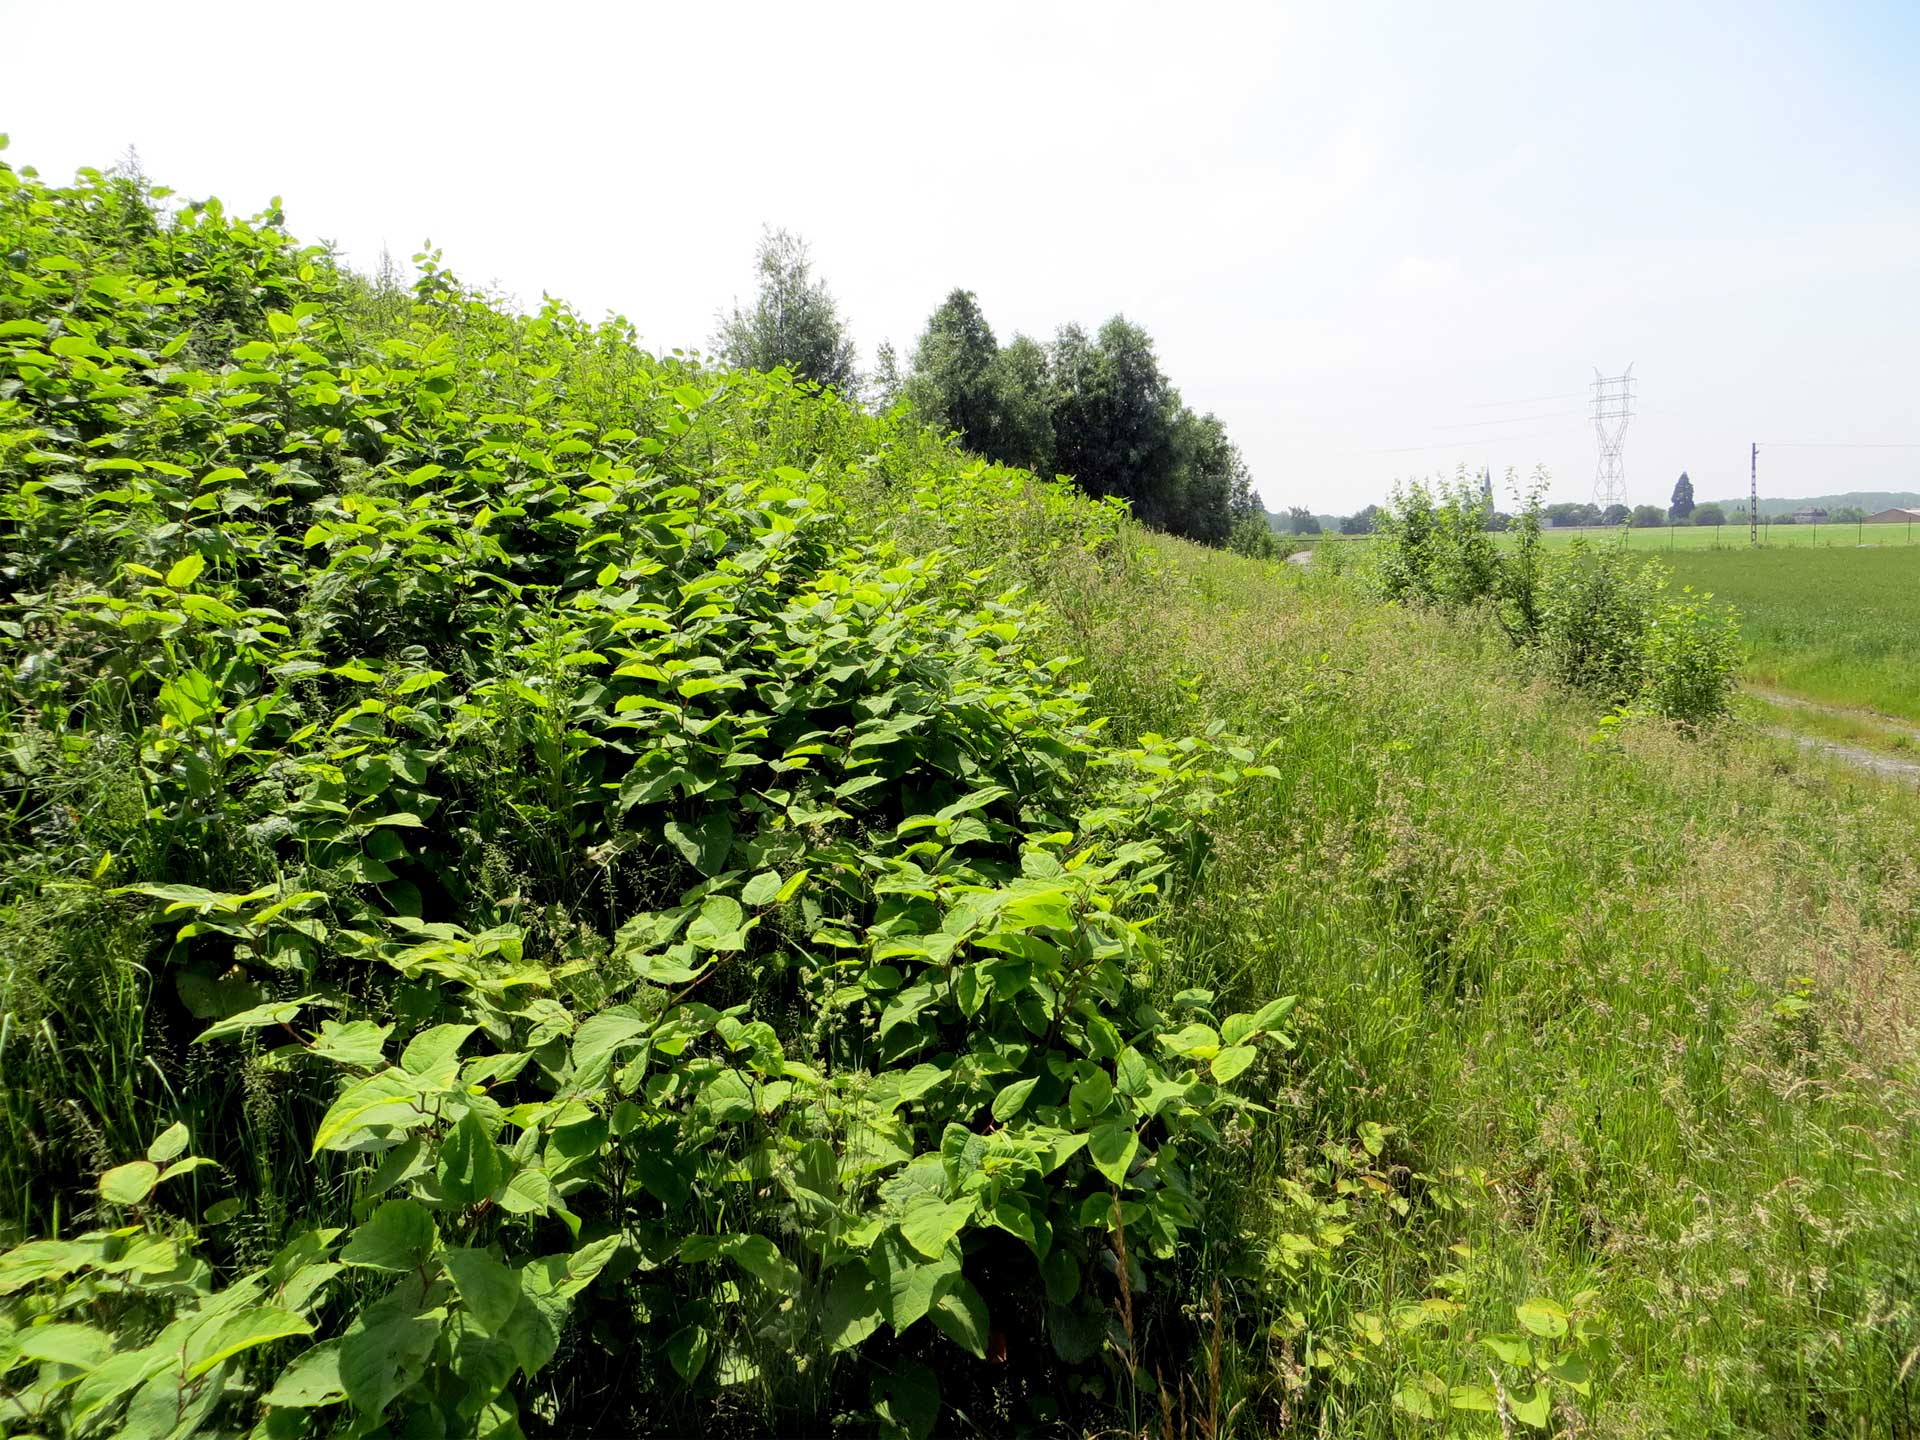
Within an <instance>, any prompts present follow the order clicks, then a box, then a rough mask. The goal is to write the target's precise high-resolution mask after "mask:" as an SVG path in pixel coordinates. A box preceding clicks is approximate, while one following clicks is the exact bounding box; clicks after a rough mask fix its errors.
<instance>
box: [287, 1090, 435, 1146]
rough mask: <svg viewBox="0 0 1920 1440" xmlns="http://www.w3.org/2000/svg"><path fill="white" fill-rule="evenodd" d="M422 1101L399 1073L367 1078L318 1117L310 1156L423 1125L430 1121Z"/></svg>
mask: <svg viewBox="0 0 1920 1440" xmlns="http://www.w3.org/2000/svg"><path fill="white" fill-rule="evenodd" d="M423 1099H424V1097H423V1095H422V1092H421V1089H420V1082H419V1081H418V1080H417V1079H415V1078H414V1077H413V1076H411V1075H408V1074H406V1073H404V1072H403V1071H400V1070H394V1069H386V1070H382V1071H381V1072H380V1073H379V1074H378V1075H369V1076H368V1077H367V1078H366V1079H365V1080H361V1081H358V1082H356V1083H354V1084H352V1085H349V1086H348V1087H347V1088H346V1089H345V1090H343V1091H341V1093H340V1098H339V1099H338V1100H336V1101H334V1102H333V1105H332V1106H331V1108H329V1109H328V1111H327V1113H326V1114H325V1115H323V1116H321V1117H320V1127H319V1129H318V1130H316V1131H315V1132H314V1136H313V1153H314V1154H315V1155H318V1154H319V1153H320V1152H321V1151H322V1150H347V1149H351V1148H353V1147H354V1146H355V1145H357V1144H359V1143H361V1142H362V1141H363V1140H365V1139H366V1138H367V1137H368V1136H370V1135H372V1134H375V1133H376V1132H378V1133H380V1134H383V1135H384V1134H386V1133H389V1132H393V1131H400V1132H405V1131H407V1130H410V1129H414V1128H417V1127H418V1126H421V1125H424V1124H426V1123H427V1122H428V1120H430V1119H431V1118H432V1117H431V1115H430V1114H429V1113H428V1112H427V1110H426V1108H425V1106H424V1104H423Z"/></svg>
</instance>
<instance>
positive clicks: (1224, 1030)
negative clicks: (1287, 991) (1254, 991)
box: [1220, 995, 1298, 1045]
mask: <svg viewBox="0 0 1920 1440" xmlns="http://www.w3.org/2000/svg"><path fill="white" fill-rule="evenodd" d="M1297 999H1298V997H1297V996H1293V995H1283V996H1281V997H1280V998H1279V999H1278V1000H1269V1001H1268V1002H1267V1003H1266V1004H1265V1005H1262V1006H1261V1007H1260V1008H1259V1009H1258V1010H1256V1011H1254V1012H1253V1013H1252V1014H1250V1015H1229V1016H1228V1017H1227V1018H1226V1019H1225V1020H1224V1021H1222V1022H1221V1025H1220V1039H1221V1041H1222V1042H1223V1043H1224V1044H1227V1045H1243V1044H1245V1043H1246V1042H1247V1041H1249V1040H1251V1039H1253V1038H1254V1037H1255V1036H1257V1035H1261V1034H1264V1033H1266V1032H1267V1031H1270V1030H1272V1029H1273V1028H1274V1026H1276V1025H1278V1024H1279V1023H1280V1022H1281V1021H1282V1020H1284V1019H1286V1018H1287V1016H1288V1015H1289V1014H1290V1013H1292V1011H1293V1007H1294V1003H1295V1001H1296V1000H1297Z"/></svg>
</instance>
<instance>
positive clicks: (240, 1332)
mask: <svg viewBox="0 0 1920 1440" xmlns="http://www.w3.org/2000/svg"><path fill="white" fill-rule="evenodd" d="M312 1333H313V1326H312V1325H310V1324H309V1323H307V1321H306V1320H305V1319H304V1318H303V1317H301V1316H299V1315H295V1314H294V1313H293V1312H292V1311H291V1310H281V1309H278V1308H276V1307H275V1306H272V1305H260V1306H255V1307H254V1308H252V1309H250V1310H242V1311H241V1312H240V1313H239V1314H238V1315H235V1316H233V1317H232V1318H231V1319H229V1320H227V1321H225V1322H224V1323H223V1324H222V1325H221V1326H220V1328H219V1329H218V1330H216V1331H215V1332H214V1335H213V1340H212V1342H211V1344H210V1347H209V1349H208V1351H207V1353H206V1354H204V1355H202V1356H201V1357H200V1358H199V1359H198V1360H196V1361H194V1362H193V1364H192V1365H191V1366H190V1367H189V1368H188V1370H187V1379H188V1380H198V1379H199V1378H200V1377H201V1376H202V1375H204V1374H206V1373H207V1372H208V1371H209V1370H211V1369H213V1368H214V1367H215V1366H216V1365H220V1364H223V1363H225V1362H226V1361H228V1360H231V1359H232V1358H233V1357H234V1356H235V1355H238V1354H239V1353H240V1352H241V1351H243V1350H251V1349H253V1348H254V1347H255V1346H258V1345H271V1344H272V1343H273V1342H274V1341H276V1340H287V1339H291V1338H292V1337H293V1336H295V1335H311V1334H312Z"/></svg>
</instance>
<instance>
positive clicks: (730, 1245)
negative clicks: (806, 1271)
mask: <svg viewBox="0 0 1920 1440" xmlns="http://www.w3.org/2000/svg"><path fill="white" fill-rule="evenodd" d="M721 1253H722V1254H724V1255H725V1256H726V1257H727V1258H728V1259H729V1260H731V1261H733V1263H734V1264H736V1265H738V1266H739V1267H740V1268H741V1269H742V1270H744V1271H746V1272H747V1273H748V1274H749V1275H751V1276H753V1278H754V1279H756V1280H758V1281H759V1282H760V1283H761V1284H762V1285H765V1286H766V1287H767V1288H768V1289H769V1290H772V1291H773V1292H774V1293H776V1294H780V1295H796V1294H798V1293H799V1290H800V1269H799V1267H798V1266H796V1265H795V1264H794V1263H793V1262H792V1261H791V1260H789V1259H787V1257H786V1256H784V1255H782V1254H781V1253H780V1249H779V1247H778V1246H777V1245H775V1244H774V1243H773V1242H772V1241H771V1240H769V1239H767V1237H766V1236H764V1235H731V1236H728V1237H727V1240H726V1242H725V1243H724V1244H723V1245H722V1247H721Z"/></svg>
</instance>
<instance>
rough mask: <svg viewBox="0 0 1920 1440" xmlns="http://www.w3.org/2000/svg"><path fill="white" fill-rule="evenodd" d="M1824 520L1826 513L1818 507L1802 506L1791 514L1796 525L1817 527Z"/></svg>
mask: <svg viewBox="0 0 1920 1440" xmlns="http://www.w3.org/2000/svg"><path fill="white" fill-rule="evenodd" d="M1826 518H1827V512H1826V511H1824V510H1822V509H1821V508H1820V507H1819V506H1818V505H1802V506H1801V507H1800V508H1799V509H1798V510H1796V511H1794V512H1793V523H1794V524H1796V525H1818V524H1819V523H1820V522H1821V521H1822V520H1824V519H1826Z"/></svg>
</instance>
